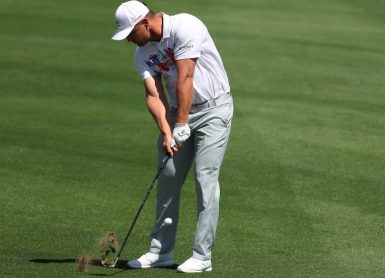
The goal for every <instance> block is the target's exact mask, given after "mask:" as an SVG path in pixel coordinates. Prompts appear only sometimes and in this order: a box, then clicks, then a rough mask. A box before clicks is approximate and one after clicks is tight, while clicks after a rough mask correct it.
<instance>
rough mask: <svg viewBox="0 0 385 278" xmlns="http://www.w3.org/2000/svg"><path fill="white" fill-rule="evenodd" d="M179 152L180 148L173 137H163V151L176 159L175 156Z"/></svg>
mask: <svg viewBox="0 0 385 278" xmlns="http://www.w3.org/2000/svg"><path fill="white" fill-rule="evenodd" d="M178 150H179V147H178V145H177V144H176V143H175V140H174V139H173V138H172V137H171V136H164V137H163V151H164V152H165V153H166V154H167V155H168V156H169V157H174V155H175V154H176V153H177V152H178Z"/></svg>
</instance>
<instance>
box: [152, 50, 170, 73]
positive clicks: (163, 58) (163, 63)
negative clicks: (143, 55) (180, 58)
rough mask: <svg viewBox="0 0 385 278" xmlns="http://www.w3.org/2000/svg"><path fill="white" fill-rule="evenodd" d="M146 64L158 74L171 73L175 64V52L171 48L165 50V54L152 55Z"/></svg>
mask: <svg viewBox="0 0 385 278" xmlns="http://www.w3.org/2000/svg"><path fill="white" fill-rule="evenodd" d="M145 62H146V64H147V66H149V67H150V68H151V69H152V70H153V71H155V72H156V73H157V74H161V73H162V72H169V71H170V69H171V68H172V67H173V66H174V64H175V58H174V51H173V50H172V49H171V48H167V49H164V53H163V52H159V53H156V54H151V55H150V56H149V57H148V60H145Z"/></svg>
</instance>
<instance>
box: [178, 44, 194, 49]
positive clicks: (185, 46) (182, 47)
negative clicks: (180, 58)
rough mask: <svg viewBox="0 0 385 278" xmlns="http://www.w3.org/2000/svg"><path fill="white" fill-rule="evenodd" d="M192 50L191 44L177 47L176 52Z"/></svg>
mask: <svg viewBox="0 0 385 278" xmlns="http://www.w3.org/2000/svg"><path fill="white" fill-rule="evenodd" d="M193 48H194V45H193V44H187V45H183V46H181V47H179V48H178V50H190V49H193Z"/></svg>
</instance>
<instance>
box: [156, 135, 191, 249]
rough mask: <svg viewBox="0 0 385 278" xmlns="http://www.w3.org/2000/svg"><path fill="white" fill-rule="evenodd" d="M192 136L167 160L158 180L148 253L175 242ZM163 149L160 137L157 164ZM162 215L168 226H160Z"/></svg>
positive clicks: (168, 247) (170, 245)
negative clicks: (169, 222)
mask: <svg viewBox="0 0 385 278" xmlns="http://www.w3.org/2000/svg"><path fill="white" fill-rule="evenodd" d="M193 149H194V146H193V138H190V139H189V140H187V141H186V142H184V144H183V146H182V148H181V149H180V150H179V151H178V152H177V154H176V155H175V156H174V158H172V159H170V160H169V161H168V162H167V164H166V166H165V168H164V169H163V171H162V173H161V175H160V176H159V179H158V187H157V196H156V200H157V204H156V222H155V225H154V227H153V231H152V233H151V236H150V237H151V247H150V252H152V253H156V254H157V253H160V254H164V253H169V252H171V251H172V249H173V248H174V245H175V238H176V232H177V225H178V220H179V203H180V192H181V189H182V185H183V183H184V181H185V179H186V176H187V174H188V171H189V169H190V168H191V164H192V160H193ZM163 156H164V152H163V149H162V137H161V136H160V138H159V140H158V165H160V164H161V161H162V158H163ZM165 218H171V219H172V224H171V225H168V226H166V225H163V226H162V224H163V221H164V219H165Z"/></svg>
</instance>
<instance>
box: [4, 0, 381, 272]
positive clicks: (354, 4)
mask: <svg viewBox="0 0 385 278" xmlns="http://www.w3.org/2000/svg"><path fill="white" fill-rule="evenodd" d="M91 2H92V3H91ZM161 2H162V3H160V2H159V1H148V4H150V6H151V7H152V8H153V9H154V10H155V11H160V10H164V11H166V12H168V13H170V14H174V13H179V12H189V13H192V14H195V15H197V16H198V17H200V18H202V19H203V20H204V21H205V22H206V24H207V26H208V28H209V30H210V31H211V33H212V35H213V37H214V39H215V41H216V44H217V47H218V48H219V50H220V53H221V55H222V57H223V60H224V62H225V65H226V68H227V70H228V73H229V77H230V81H231V87H232V92H233V95H234V100H235V114H234V121H233V130H232V135H231V140H230V144H229V148H228V152H227V156H226V158H225V161H224V165H223V170H222V175H221V191H222V201H221V217H220V224H219V229H218V239H217V245H216V247H215V250H214V257H213V264H214V272H213V273H211V274H203V275H200V276H203V277H206V276H211V277H383V276H384V275H385V274H384V273H385V252H384V247H385V237H384V234H385V186H384V185H385V184H384V180H385V172H384V169H385V159H384V157H385V141H384V138H385V120H384V119H385V89H384V88H385V78H384V77H385V3H384V2H383V1H379V0H367V1H359V0H333V1H332V0H325V1H318V2H314V1H306V0H288V1H271V0H270V1H267V0H240V1H235V2H234V1H230V0H225V1H220V2H218V1H203V0H197V1H171V0H167V1H161ZM119 3H120V1H102V0H94V1H85V0H77V1H75V0H67V1H43V0H35V1H25V0H0V188H1V194H0V202H1V207H2V209H1V211H0V216H1V226H0V259H1V260H0V268H1V272H0V273H1V274H0V277H81V276H83V277H86V276H108V275H111V274H115V275H114V276H115V277H126V276H130V277H175V276H177V274H176V273H175V271H174V270H170V269H153V270H144V271H133V270H123V269H116V270H106V269H103V268H101V267H98V266H91V267H90V268H89V272H88V273H76V272H75V271H74V263H73V262H74V260H75V259H76V258H78V257H79V256H81V255H84V254H91V255H92V257H93V258H94V259H97V258H98V252H97V247H96V241H97V239H98V238H99V237H100V236H102V235H103V234H104V233H106V232H107V231H115V232H116V233H117V234H118V237H119V238H120V239H122V238H123V237H124V235H125V234H126V232H127V228H128V225H129V223H130V221H131V218H132V217H133V215H134V214H135V211H136V209H137V207H138V206H139V204H140V201H141V199H142V198H143V195H144V192H145V190H146V186H147V185H148V184H149V182H150V181H151V179H152V178H153V176H154V174H155V172H156V169H155V161H154V149H155V148H154V144H155V140H156V136H157V130H156V127H155V125H154V123H153V121H152V119H151V117H150V116H149V115H148V113H147V111H146V108H145V105H144V101H143V100H144V96H143V95H144V94H143V89H142V85H141V81H140V79H139V77H138V76H137V74H136V72H135V69H134V67H133V63H132V55H133V51H134V47H133V46H129V45H128V44H126V43H124V42H122V43H116V42H113V41H111V40H110V37H111V35H112V33H113V31H114V20H113V13H114V11H115V8H116V7H117V5H118V4H119ZM182 204H183V206H182V210H181V221H180V226H179V233H178V241H177V246H176V249H175V258H176V260H177V262H178V263H181V262H183V260H184V259H186V258H187V257H189V256H190V254H191V245H192V240H193V232H194V226H195V221H194V219H195V212H194V210H195V194H194V186H193V180H192V177H189V180H188V181H187V183H186V184H185V187H184V191H183V199H182ZM153 212H154V194H152V195H151V197H150V199H149V201H148V202H147V204H146V207H145V209H144V211H143V213H142V215H141V217H140V221H139V222H138V224H137V226H136V227H135V230H134V233H133V234H132V237H131V238H130V240H129V242H128V245H127V247H126V249H125V251H124V253H123V256H122V260H123V261H126V260H127V259H128V258H133V257H136V256H138V255H140V254H141V253H142V252H144V251H146V250H147V248H148V241H147V240H148V233H149V231H150V228H151V225H152V222H153V218H154V214H153ZM122 270H123V271H122ZM178 276H179V275H178Z"/></svg>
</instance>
